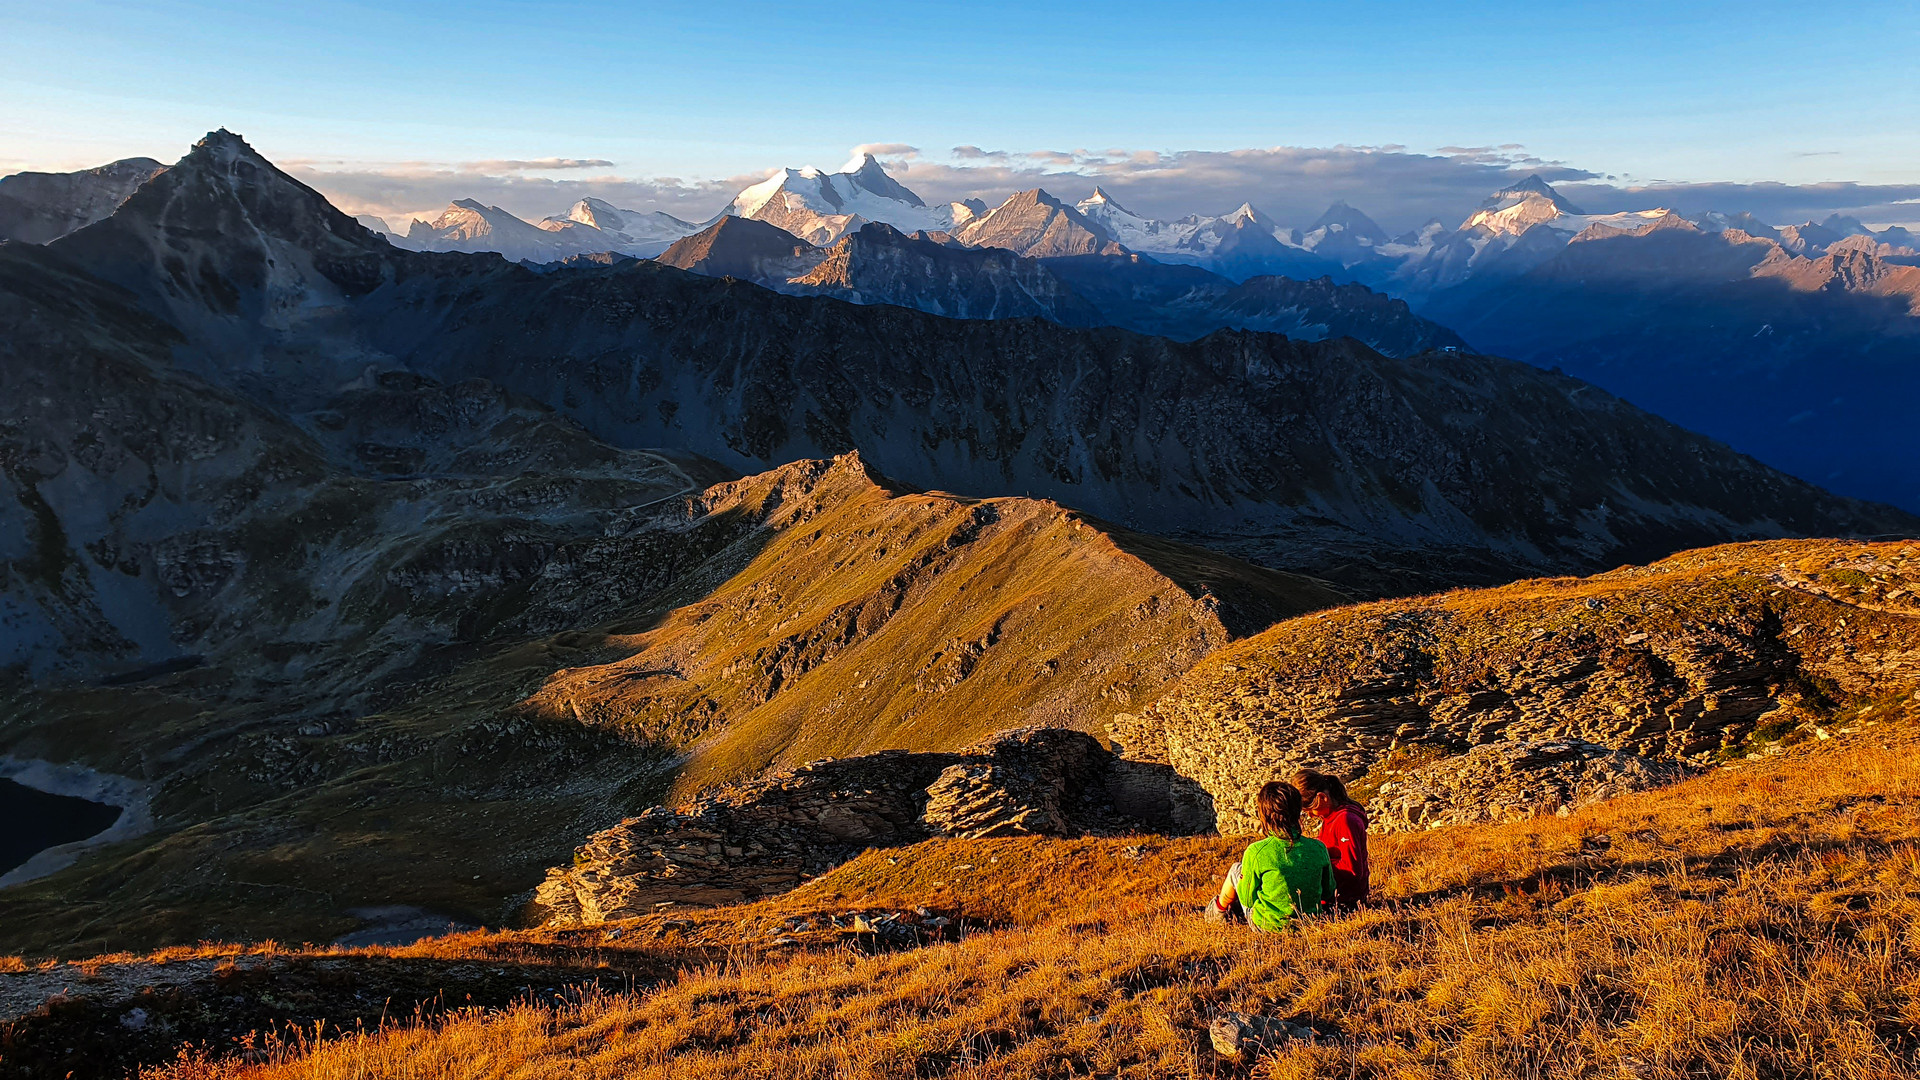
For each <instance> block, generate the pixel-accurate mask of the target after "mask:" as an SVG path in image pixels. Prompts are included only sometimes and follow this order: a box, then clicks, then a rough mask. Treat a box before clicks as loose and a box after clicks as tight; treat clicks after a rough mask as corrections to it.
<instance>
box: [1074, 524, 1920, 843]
mask: <svg viewBox="0 0 1920 1080" xmlns="http://www.w3.org/2000/svg"><path fill="white" fill-rule="evenodd" d="M1916 688H1920V545H1916V544H1914V543H1911V542H1892V543H1878V544H1864V543H1849V542H1843V541H1777V542H1770V543H1756V544H1743V545H1729V546H1725V547H1718V548H1709V549H1704V550H1700V551H1691V552H1686V553H1683V554H1681V555H1676V556H1673V557H1672V558H1669V559H1666V560H1663V561H1661V562H1658V563H1654V564H1652V565H1650V566H1644V567H1627V568H1623V569H1620V570H1616V571H1612V572H1610V573H1606V574H1600V575H1596V576H1594V577H1590V578H1558V579H1541V580H1534V581H1525V582H1519V583H1516V584H1513V585H1508V586H1504V587H1500V588H1495V589H1486V590H1475V591H1457V592H1451V593H1444V594H1441V595H1438V596H1431V597H1422V598H1418V599H1409V600H1391V601H1382V602H1378V603H1373V604H1363V605H1359V606H1356V607H1349V608H1342V609H1339V610H1337V611H1331V612H1325V613H1322V614H1319V615H1313V616H1307V617H1304V618H1300V619H1293V620H1289V621H1287V622H1283V623H1281V624H1279V625H1276V626H1274V627H1273V628H1271V629H1269V630H1267V631H1266V632H1264V633H1261V634H1258V635H1256V636H1254V637H1252V638H1249V639H1248V640H1246V641H1244V642H1240V643H1238V644H1236V645H1235V646H1232V647H1230V648H1227V649H1223V650H1220V651H1218V652H1216V653H1214V654H1213V655H1211V656H1209V657H1208V658H1207V660H1206V661H1204V662H1203V663H1201V664H1199V665H1197V666H1196V667H1195V668H1194V670H1193V671H1191V672H1189V673H1188V674H1187V675H1186V676H1184V677H1183V678H1182V679H1181V680H1180V682H1179V683H1178V684H1177V685H1176V686H1174V687H1173V688H1171V689H1170V690H1169V691H1168V692H1167V693H1166V694H1165V695H1164V696H1162V697H1161V698H1160V699H1159V700H1158V701H1156V702H1155V703H1154V704H1153V705H1152V706H1151V707H1150V708H1148V709H1145V710H1142V711H1141V712H1139V713H1137V714H1126V715H1123V716H1120V717H1117V718H1116V720H1115V722H1114V725H1113V728H1112V732H1113V737H1114V739H1115V741H1116V742H1117V743H1119V744H1120V745H1121V746H1123V747H1124V748H1125V752H1126V753H1128V754H1130V755H1133V756H1136V757H1139V758H1140V759H1142V760H1146V761H1154V762H1160V763H1165V764H1168V765H1171V766H1172V767H1173V768H1174V769H1175V770H1176V771H1178V772H1179V773H1180V774H1182V775H1183V776H1187V777H1190V778H1192V779H1194V780H1196V781H1198V782H1199V783H1200V784H1201V785H1202V786H1203V787H1204V788H1206V790H1207V791H1208V793H1209V794H1210V795H1211V796H1212V797H1213V799H1214V803H1215V806H1216V810H1217V812H1218V814H1219V816H1220V820H1221V828H1222V829H1223V830H1224V831H1235V830H1238V829H1244V828H1245V827H1246V824H1247V821H1248V820H1249V819H1248V818H1247V814H1248V812H1249V808H1250V806H1251V805H1252V797H1253V794H1254V792H1255V791H1256V790H1257V789H1258V788H1259V786H1260V785H1261V784H1262V783H1264V782H1265V781H1266V780H1267V779H1269V778H1272V777H1275V776H1280V777H1285V776H1288V775H1290V774H1291V773H1292V772H1293V771H1294V770H1296V769H1299V768H1317V769H1321V770H1324V771H1329V772H1334V773H1338V774H1340V775H1343V776H1347V777H1355V778H1359V779H1361V781H1362V784H1363V788H1362V790H1364V791H1366V792H1369V793H1372V792H1378V793H1380V794H1382V795H1387V796H1393V797H1395V798H1392V799H1389V800H1388V801H1389V802H1394V801H1395V799H1398V800H1399V801H1400V802H1405V803H1407V805H1405V806H1403V807H1402V808H1401V809H1400V810H1398V811H1396V812H1395V813H1394V814H1393V815H1390V816H1389V818H1388V820H1389V821H1390V822H1392V823H1394V824H1398V825H1402V826H1406V827H1412V826H1416V825H1421V824H1426V823H1433V822H1440V821H1459V820H1476V819H1479V818H1483V817H1496V818H1497V817H1500V816H1503V815H1504V814H1506V813H1509V812H1514V811H1518V812H1528V813H1530V812H1535V811H1538V810H1548V811H1552V810H1555V809H1558V808H1559V807H1561V806H1573V805H1578V804H1579V802H1580V801H1582V800H1583V799H1585V798H1592V797H1598V796H1599V795H1601V794H1607V793H1613V792H1616V791H1619V790H1624V789H1629V788H1631V787H1634V786H1644V785H1645V784H1648V783H1654V782H1658V780H1659V779H1661V778H1663V774H1664V772H1665V766H1667V765H1672V766H1679V767H1685V768H1695V769H1697V768H1703V767H1707V766H1710V765H1712V764H1714V763H1716V762H1718V761H1722V760H1726V759H1728V758H1736V757H1742V756H1745V755H1747V754H1749V753H1754V752H1760V751H1763V750H1764V749H1765V748H1766V747H1767V746H1769V745H1771V744H1774V743H1776V742H1778V741H1779V740H1781V739H1783V738H1812V737H1815V734H1816V733H1815V730H1814V729H1815V727H1816V726H1817V724H1816V721H1815V719H1814V718H1816V717H1818V716H1819V715H1821V714H1822V713H1823V712H1825V711H1828V710H1831V709H1833V708H1834V707H1836V706H1837V705H1839V704H1841V703H1846V702H1856V701H1872V700H1875V699H1880V698H1890V697H1891V698H1898V697H1904V696H1906V695H1909V694H1912V693H1913V692H1914V691H1915V690H1916ZM1569 741H1571V743H1572V744H1586V745H1587V746H1588V747H1591V749H1581V748H1580V747H1579V746H1578V745H1572V744H1569ZM1556 743H1558V744H1562V745H1561V747H1560V749H1559V750H1558V751H1554V752H1548V751H1547V750H1546V749H1545V748H1546V747H1547V746H1548V745H1549V744H1556ZM1482 748H1490V749H1482ZM1608 751H1612V752H1618V756H1609V754H1608V753H1607V752H1608ZM1459 754H1468V755H1469V758H1468V759H1454V758H1453V755H1459ZM1474 755H1478V758H1477V760H1480V761H1483V762H1485V766H1484V767H1482V768H1479V769H1477V770H1474V769H1468V770H1467V773H1463V772H1462V769H1463V767H1464V766H1466V765H1470V764H1472V762H1473V760H1476V758H1475V757H1474ZM1488 755H1492V757H1489V756H1488ZM1436 763H1437V764H1436ZM1423 766H1425V767H1427V769H1426V771H1424V772H1423V771H1422V767H1423ZM1569 769H1571V772H1570V771H1569ZM1434 770H1439V774H1436V772H1435V771H1434ZM1596 770H1597V771H1596ZM1468 773H1470V774H1473V776H1477V780H1474V782H1471V783H1469V782H1463V777H1466V778H1471V777H1467V774H1468ZM1530 774H1533V775H1532V778H1531V779H1530V778H1529V775H1530ZM1396 782H1397V783H1399V784H1400V785H1401V789H1400V791H1399V792H1395V791H1394V790H1393V789H1391V788H1389V787H1387V785H1388V784H1391V783H1396ZM1583 784H1584V785H1586V787H1585V789H1584V790H1585V791H1586V794H1582V790H1583V788H1582V785H1583ZM1525 790H1533V791H1536V792H1537V793H1538V794H1537V801H1536V802H1534V803H1532V804H1530V805H1523V806H1521V807H1510V806H1505V805H1503V804H1507V803H1510V802H1512V801H1513V799H1512V797H1511V796H1512V793H1513V792H1515V791H1525ZM1415 791H1426V792H1427V793H1428V794H1427V795H1425V796H1422V797H1421V798H1418V799H1412V798H1409V796H1411V795H1412V794H1413V793H1414V792H1415ZM1447 800H1452V801H1455V802H1461V803H1468V804H1476V803H1477V804H1479V808H1478V809H1476V808H1475V807H1473V806H1465V807H1451V808H1445V807H1440V806H1438V804H1439V803H1441V802H1444V801H1447ZM1429 802H1431V803H1435V804H1436V805H1435V807H1434V808H1433V809H1431V810H1424V809H1420V808H1419V806H1418V805H1415V804H1421V805H1424V804H1426V803H1429ZM1520 802H1522V803H1523V804H1524V803H1526V800H1525V799H1521V800H1520ZM1489 807H1492V809H1488V808H1489Z"/></svg>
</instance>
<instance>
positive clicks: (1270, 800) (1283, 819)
mask: <svg viewBox="0 0 1920 1080" xmlns="http://www.w3.org/2000/svg"><path fill="white" fill-rule="evenodd" d="M1253 809H1254V814H1255V816H1257V817H1258V818H1259V819H1260V831H1261V832H1264V833H1266V834H1267V835H1268V836H1284V837H1286V838H1287V840H1288V841H1289V842H1291V841H1294V840H1298V839H1300V789H1298V788H1296V787H1294V786H1293V785H1292V784H1283V783H1281V782H1280V781H1278V780H1269V781H1268V782H1267V784H1266V786H1264V787H1262V788H1261V789H1260V794H1259V795H1257V796H1255V797H1254V800H1253Z"/></svg>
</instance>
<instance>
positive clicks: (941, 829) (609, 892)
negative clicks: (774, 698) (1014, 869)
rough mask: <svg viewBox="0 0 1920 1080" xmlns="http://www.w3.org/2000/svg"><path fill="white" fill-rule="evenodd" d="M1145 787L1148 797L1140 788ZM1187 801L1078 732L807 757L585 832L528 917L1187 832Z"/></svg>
mask: <svg viewBox="0 0 1920 1080" xmlns="http://www.w3.org/2000/svg"><path fill="white" fill-rule="evenodd" d="M1156 780H1157V783H1158V791H1157V793H1156V792H1154V791H1153V790H1152V787H1151V785H1152V783H1153V781H1156ZM1210 824H1211V822H1209V821H1207V820H1205V819H1204V818H1197V817H1196V816H1195V815H1193V814H1192V813H1191V795H1190V793H1189V792H1187V791H1185V790H1183V785H1182V783H1181V781H1180V779H1179V778H1178V777H1176V776H1174V775H1173V773H1172V771H1171V770H1167V769H1148V770H1143V769H1142V768H1141V767H1140V765H1139V764H1138V763H1134V762H1124V761H1121V760H1119V759H1117V758H1116V757H1115V756H1114V755H1113V754H1111V753H1109V752H1108V751H1106V750H1104V749H1102V748H1101V746H1100V744H1099V743H1098V742H1096V741H1095V740H1094V739H1093V738H1092V737H1091V736H1089V735H1085V734H1082V733H1080V732H1075V731H1065V730H1060V729H1055V728H1035V729H1027V730H1022V731H1014V732H1008V733H1006V734H1003V735H1001V736H999V737H997V738H995V739H993V740H990V741H989V742H987V743H984V744H982V745H980V746H978V747H974V748H972V749H970V750H968V751H967V752H964V753H960V754H916V753H908V752H906V751H898V750H895V751H887V752H883V753H879V754H869V755H866V756H864V757H856V758H841V759H838V760H832V761H820V762H814V763H812V764H809V765H805V766H802V767H801V768H798V769H795V770H793V771H792V772H790V773H785V774H782V775H780V776H775V777H772V778H769V779H766V780H760V781H754V782H752V783H747V784H742V785H739V786H737V787H732V788H728V789H725V790H723V791H720V792H718V793H716V794H714V795H711V796H707V797H704V798H702V799H700V800H698V801H696V802H694V803H692V804H689V805H686V806H682V807H680V808H677V809H669V808H667V807H654V808H653V809H651V810H648V811H647V812H646V813H644V814H642V815H640V816H639V817H634V818H628V819H627V820H625V821H623V822H621V823H620V824H618V825H616V826H614V827H612V828H610V829H606V830H603V831H601V832H598V833H595V834H594V835H593V836H591V837H589V838H588V839H587V842H586V843H585V844H583V845H581V847H580V848H579V850H578V851H576V852H575V853H574V858H573V865H572V866H568V867H556V868H555V869H553V870H550V871H548V872H547V879H546V881H545V882H543V883H542V884H541V885H540V886H539V888H538V889H536V890H535V893H534V897H533V902H532V906H531V908H530V910H529V912H528V916H529V918H531V919H532V920H534V921H537V922H541V923H545V924H548V925H562V926H566V925H582V924H591V923H597V922H604V921H606V920H608V919H622V918H630V917H633V916H637V915H645V914H648V913H651V912H652V911H653V910H654V909H655V908H656V907H660V906H663V905H668V904H693V905H711V904H725V903H734V902H737V901H740V900H743V899H748V898H751V897H756V896H764V895H767V894H769V893H777V892H783V891H785V890H787V889H791V888H793V887H794V886H797V885H799V884H800V883H801V882H802V881H804V880H805V879H806V878H808V877H810V876H813V875H815V874H818V873H820V872H821V871H824V870H826V869H828V868H830V867H833V866H836V865H838V864H839V863H841V862H844V861H845V860H847V859H849V858H851V857H853V856H854V855H856V854H858V853H859V852H860V851H862V850H864V849H866V848H872V847H893V846H898V845H902V844H909V843H913V842H915V841H919V840H924V839H927V838H929V837H934V836H1017V835H1044V836H1075V835H1082V834H1086V833H1100V832H1116V831H1124V830H1137V829H1154V830H1158V831H1162V832H1168V831H1180V832H1197V831H1202V830H1204V829H1205V828H1207V827H1208V826H1209V825H1210Z"/></svg>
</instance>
